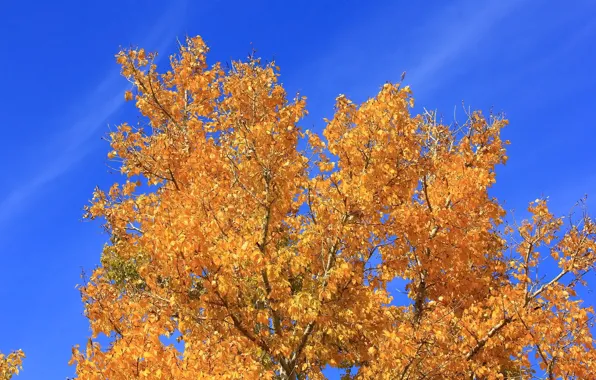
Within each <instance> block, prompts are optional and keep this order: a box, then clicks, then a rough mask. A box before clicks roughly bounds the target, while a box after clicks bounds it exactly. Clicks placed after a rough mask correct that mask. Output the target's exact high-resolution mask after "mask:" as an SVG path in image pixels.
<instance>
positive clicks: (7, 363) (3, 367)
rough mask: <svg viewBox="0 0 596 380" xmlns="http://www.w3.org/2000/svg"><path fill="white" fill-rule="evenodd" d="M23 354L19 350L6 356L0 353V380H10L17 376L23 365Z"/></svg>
mask: <svg viewBox="0 0 596 380" xmlns="http://www.w3.org/2000/svg"><path fill="white" fill-rule="evenodd" d="M24 357H25V354H24V353H23V351H21V350H17V351H14V352H11V353H10V354H8V355H4V354H3V353H0V380H10V379H11V378H12V377H13V376H14V375H18V374H19V371H20V370H21V368H22V365H23V358H24Z"/></svg>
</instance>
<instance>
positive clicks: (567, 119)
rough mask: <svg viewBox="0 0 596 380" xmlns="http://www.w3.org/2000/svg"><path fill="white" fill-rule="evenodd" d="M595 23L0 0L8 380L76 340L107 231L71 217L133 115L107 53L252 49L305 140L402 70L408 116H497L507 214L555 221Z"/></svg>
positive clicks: (563, 206)
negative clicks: (16, 366)
mask: <svg viewBox="0 0 596 380" xmlns="http://www.w3.org/2000/svg"><path fill="white" fill-rule="evenodd" d="M373 4H374V5H373ZM594 15H596V3H595V2H594V1H592V0H569V1H554V0H552V1H548V0H543V1H534V0H526V1H507V0H494V1H472V0H470V1H453V2H446V1H425V2H416V1H407V2H406V1H397V0H393V1H382V0H378V1H364V0H360V1H354V0H344V1H300V2H286V1H280V0H277V1H270V2H264V1H250V2H247V1H238V2H234V1H231V0H227V1H196V0H192V1H191V0H188V1H186V2H184V1H171V2H170V1H140V0H119V1H115V0H106V1H93V2H90V1H74V0H71V1H27V0H21V1H16V0H12V1H11V0H7V1H4V2H3V4H2V9H1V11H0V35H1V36H2V37H1V38H0V52H1V54H2V59H1V60H0V73H1V74H2V80H1V86H2V90H3V91H2V92H3V95H2V100H1V102H0V110H1V111H2V112H1V115H2V118H1V121H0V122H1V124H2V129H1V130H2V139H1V140H0V144H1V149H0V162H2V163H3V164H2V168H3V170H4V173H3V175H1V176H0V308H1V310H0V351H3V352H6V351H9V350H11V349H15V348H22V349H24V350H25V351H26V353H27V359H26V361H25V370H24V371H23V373H22V375H21V377H19V379H64V378H65V377H66V376H70V375H72V374H73V370H72V368H70V367H69V366H68V365H67V362H68V360H69V358H70V354H71V347H72V345H74V344H76V343H84V342H85V341H86V338H87V336H88V335H89V331H88V324H87V321H86V320H85V319H84V318H83V316H82V304H81V302H80V299H79V294H78V292H77V290H76V289H75V285H76V284H78V283H80V282H81V280H80V273H81V268H86V269H88V270H89V269H91V268H93V266H94V265H96V264H97V263H98V262H99V254H100V251H101V247H102V245H103V243H104V241H105V240H106V238H107V236H106V235H103V234H102V233H101V230H100V227H99V224H97V223H83V222H81V215H82V207H83V205H85V204H86V202H87V201H88V199H89V198H90V196H91V193H92V190H93V188H94V187H95V186H96V185H99V186H101V187H104V188H105V187H107V186H109V184H110V183H111V182H113V181H114V180H116V178H115V177H114V176H112V175H110V174H108V168H107V166H106V153H107V152H108V146H107V144H106V143H105V142H103V141H102V140H101V139H100V137H101V136H103V135H104V134H105V133H106V131H107V126H108V125H114V124H118V123H120V122H122V121H126V120H128V121H134V118H135V117H136V114H135V112H134V109H133V106H132V105H131V104H130V103H128V104H127V105H126V106H124V105H123V91H124V90H125V89H126V88H127V85H128V83H127V82H126V81H125V80H124V79H122V78H120V77H119V75H118V68H117V66H116V64H115V62H114V58H113V56H114V54H115V53H116V52H117V51H118V48H119V46H129V45H131V44H132V45H141V46H144V47H146V48H147V49H148V50H155V49H158V50H159V51H160V52H161V53H162V55H163V56H165V55H166V54H170V53H172V52H174V48H175V43H176V37H179V38H181V39H183V38H184V36H185V35H187V34H188V35H196V34H200V35H202V36H203V38H204V39H205V40H206V41H207V43H208V44H209V45H210V46H211V48H212V54H211V56H210V57H211V62H214V61H216V60H218V61H219V60H223V61H227V60H231V59H238V58H244V57H245V56H246V55H247V54H248V53H249V52H250V50H251V49H252V48H253V47H254V48H256V49H257V51H258V54H259V55H260V56H261V57H263V58H265V59H271V58H275V60H276V61H277V62H278V64H279V66H281V70H282V81H283V82H284V83H285V84H286V86H287V88H288V89H289V91H290V93H293V92H295V91H298V90H299V91H300V92H301V93H303V94H304V95H306V96H307V97H308V102H309V110H310V112H311V114H310V116H309V117H308V119H306V120H305V121H304V122H303V123H302V125H303V126H304V127H306V128H311V129H315V130H320V129H321V128H322V126H323V123H322V120H321V119H322V118H323V117H325V116H330V115H331V114H332V106H333V103H334V99H335V97H336V96H337V95H338V94H340V93H346V94H347V95H348V96H350V97H352V98H353V99H355V100H357V101H362V100H365V99H366V98H367V97H370V96H373V95H374V94H375V93H376V91H377V90H378V89H379V87H380V86H381V85H382V84H383V83H384V82H385V81H398V80H399V78H400V75H401V73H402V72H403V71H407V77H406V82H407V83H408V84H410V85H411V86H412V89H413V91H414V95H415V97H416V99H417V108H418V109H420V107H423V106H424V107H427V108H431V109H437V110H439V111H440V112H443V113H444V114H445V116H446V118H447V119H450V118H451V117H452V115H453V112H454V106H457V107H458V111H457V113H458V114H459V116H460V117H463V113H462V112H461V111H462V109H461V102H462V100H465V101H466V104H468V105H470V106H472V107H476V108H481V109H484V110H488V109H490V108H491V107H493V109H494V110H495V111H504V112H505V113H506V115H507V116H508V118H509V119H510V121H511V125H510V127H508V128H507V130H506V132H505V135H506V137H507V138H508V139H510V140H511V141H512V145H511V146H510V148H509V156H510V161H509V163H508V164H507V166H505V167H502V168H500V169H499V174H498V179H497V180H498V185H497V186H496V187H495V189H494V194H495V195H496V196H498V197H499V198H500V199H501V200H504V201H505V202H506V207H507V208H508V209H516V210H519V212H518V213H516V215H517V216H520V215H523V214H524V212H523V210H524V209H525V207H526V205H527V202H528V201H531V200H533V199H535V198H537V197H538V196H541V195H545V196H550V199H551V206H552V208H553V209H554V210H555V211H557V212H559V213H566V212H567V211H568V210H569V208H570V206H571V205H572V204H573V203H575V202H576V201H577V200H578V199H579V198H580V197H582V195H583V194H585V193H589V194H592V195H593V196H596V171H595V170H594V169H595V168H596V155H595V154H594V152H595V151H596V150H595V149H594V148H593V146H594V142H595V140H596V129H595V123H596V122H595V121H594V116H593V112H594V111H595V106H596V95H595V91H594V90H595V89H596V71H595V68H596V17H594ZM592 203H594V202H592ZM591 280H594V278H593V277H592V278H591ZM591 296H593V294H589V295H588V297H591Z"/></svg>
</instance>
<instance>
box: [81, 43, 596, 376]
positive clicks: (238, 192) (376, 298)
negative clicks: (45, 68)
mask: <svg viewBox="0 0 596 380" xmlns="http://www.w3.org/2000/svg"><path fill="white" fill-rule="evenodd" d="M207 50H208V49H207V47H206V46H205V44H204V43H203V41H202V40H201V38H199V37H196V38H192V39H188V40H187V41H186V45H184V46H181V47H180V51H179V54H178V55H176V56H172V57H171V60H170V61H171V69H170V70H169V71H167V72H165V73H163V74H160V73H158V71H157V67H156V64H155V57H156V55H155V54H153V53H152V54H149V53H146V52H145V51H144V50H143V49H130V50H126V51H122V52H120V53H119V54H118V55H117V61H118V62H119V64H120V65H121V66H122V74H123V75H124V76H125V77H126V78H127V79H128V80H129V81H130V83H131V84H132V91H127V92H126V94H125V98H126V99H127V100H135V102H136V106H137V108H138V109H139V111H140V113H141V115H142V117H141V118H140V121H139V123H138V125H136V126H134V127H133V126H131V125H129V124H126V123H125V124H122V125H120V126H119V127H118V128H117V130H115V131H114V132H112V133H110V143H111V147H112V149H113V150H112V151H111V152H110V153H109V157H110V158H111V159H112V160H114V161H115V162H117V164H118V165H119V167H120V170H121V172H122V174H123V175H124V177H125V180H123V183H121V184H118V183H117V184H115V185H113V186H112V187H111V188H110V189H109V191H107V192H104V191H102V190H100V189H97V190H96V191H95V193H94V196H93V200H92V202H91V205H90V206H88V207H87V216H88V217H89V218H91V219H95V218H100V219H102V220H104V222H105V229H106V231H107V232H108V234H109V236H110V243H109V244H107V245H106V246H105V248H104V251H103V254H102V261H101V262H102V265H101V266H100V267H98V268H97V269H96V270H95V271H94V272H93V273H92V274H91V276H90V278H89V280H88V283H87V285H86V286H84V287H82V288H81V292H82V298H83V301H84V304H85V311H86V315H87V317H88V318H89V321H90V324H91V328H92V337H91V339H89V342H88V344H87V348H86V350H84V351H83V350H80V349H79V348H78V347H77V348H75V349H74V351H73V357H72V362H73V363H75V364H76V372H77V374H78V376H79V377H81V378H85V379H104V378H109V379H128V378H137V377H143V378H164V379H170V378H173V379H197V378H199V379H201V378H222V379H225V378H229V379H252V378H254V379H256V378H271V379H274V378H276V379H307V378H308V379H322V378H324V376H323V374H322V369H323V368H324V367H325V366H327V365H329V366H333V367H340V368H345V370H346V375H345V376H346V378H351V377H354V378H362V379H421V378H464V377H467V378H476V379H480V378H487V379H494V378H505V377H507V378H513V377H518V378H519V377H523V378H527V377H530V376H533V375H536V376H538V375H544V376H546V377H547V378H555V377H565V378H582V379H583V378H588V377H589V376H592V375H590V374H594V373H596V358H595V354H594V350H593V343H594V339H593V336H592V334H591V332H590V328H591V326H592V321H593V310H592V309H591V308H590V307H589V305H584V304H582V302H581V300H579V299H578V297H577V296H576V288H577V287H578V286H579V285H581V283H582V278H583V276H584V275H585V274H586V273H587V272H588V271H591V270H593V269H594V263H595V261H596V253H595V252H594V249H595V236H596V235H595V233H596V226H595V224H594V223H593V221H592V220H591V219H590V218H589V216H588V214H587V213H585V212H584V213H583V214H582V215H580V216H579V217H576V218H571V219H570V220H568V221H567V224H564V222H563V219H562V218H558V217H555V216H554V215H553V214H552V213H551V212H549V210H548V208H547V202H546V200H543V199H539V200H536V201H535V202H532V203H531V204H530V206H529V211H530V213H531V218H530V220H527V221H524V222H522V223H521V224H519V225H512V226H509V225H507V224H506V223H505V222H504V218H505V212H504V210H503V208H502V207H501V205H500V204H499V202H498V201H497V200H496V199H495V198H493V197H491V196H490V195H489V193H488V189H489V187H490V186H491V185H492V184H494V183H495V167H496V165H498V164H503V163H505V161H506V159H507V157H506V155H505V148H504V147H505V145H506V144H507V142H506V141H502V140H501V138H500V132H501V129H502V128H503V127H504V126H505V125H506V124H507V121H506V120H504V119H502V118H501V117H498V116H494V115H491V116H490V117H488V118H486V117H484V116H483V115H482V114H481V113H480V112H473V113H470V114H469V115H468V116H469V117H468V120H467V121H466V122H465V123H464V124H461V125H451V126H448V125H444V124H443V123H441V122H440V121H437V119H436V117H435V116H434V115H433V114H431V113H428V112H427V113H425V114H423V115H418V116H413V115H411V113H410V110H411V107H412V106H413V98H412V96H411V92H410V89H409V87H407V86H405V87H404V86H402V85H401V83H400V84H385V85H384V86H383V87H382V88H381V90H380V92H379V93H378V95H377V96H376V97H374V98H372V99H370V100H368V101H366V102H364V103H363V104H361V105H356V104H354V103H353V102H351V101H350V100H349V99H348V98H346V97H345V96H340V97H339V98H337V103H336V106H335V115H334V117H333V118H332V119H331V120H326V127H325V129H324V132H323V138H322V137H319V136H318V135H317V134H315V133H313V132H310V131H302V130H301V128H300V127H299V126H298V123H299V121H300V119H301V118H302V117H303V116H304V115H305V114H306V110H305V98H304V97H301V96H296V97H295V98H294V99H293V100H292V101H289V100H288V99H287V97H286V92H285V90H284V89H283V87H282V85H281V84H280V83H279V82H278V75H279V74H278V68H277V67H275V65H274V64H273V63H262V62H261V61H260V60H258V59H256V58H253V57H251V58H250V59H249V60H248V61H247V62H234V63H232V64H231V66H230V67H229V68H224V67H223V66H222V65H220V64H214V65H212V66H208V65H207V63H206V54H207ZM302 138H305V140H307V141H308V143H307V148H305V149H304V151H302V150H300V149H299V148H298V144H299V141H301V139H302ZM547 260H550V261H551V262H553V263H555V264H556V266H557V268H558V269H557V272H556V273H555V274H554V275H553V276H552V277H547V278H545V277H544V276H543V273H548V272H549V271H547V270H545V269H544V264H543V263H544V261H547ZM547 265H548V264H547ZM553 266H554V265H553ZM547 267H548V266H547ZM541 268H542V270H540V269H541ZM394 279H402V280H405V281H406V282H407V284H408V285H407V296H408V297H409V299H410V301H411V302H405V303H404V302H402V303H401V304H400V303H392V295H391V294H390V292H389V290H388V284H389V283H390V282H391V281H392V280H394ZM100 334H105V335H106V336H108V337H110V339H111V340H110V343H109V346H107V347H102V346H101V345H100V344H99V343H98V342H97V340H96V338H97V337H98V335H100ZM176 342H177V343H176ZM534 357H535V358H536V359H535V362H536V363H537V364H532V361H533V360H534V359H533V358H534Z"/></svg>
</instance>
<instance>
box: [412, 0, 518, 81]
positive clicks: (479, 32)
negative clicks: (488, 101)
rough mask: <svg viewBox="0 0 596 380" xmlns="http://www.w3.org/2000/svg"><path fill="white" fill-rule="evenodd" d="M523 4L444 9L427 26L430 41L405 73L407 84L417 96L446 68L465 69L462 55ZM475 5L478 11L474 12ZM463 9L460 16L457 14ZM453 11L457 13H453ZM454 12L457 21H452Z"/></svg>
mask: <svg viewBox="0 0 596 380" xmlns="http://www.w3.org/2000/svg"><path fill="white" fill-rule="evenodd" d="M522 3H523V0H516V1H513V0H493V1H488V2H484V3H474V4H469V6H467V5H465V4H461V3H458V4H457V6H455V5H454V6H453V8H450V9H447V10H446V11H445V12H441V14H438V15H436V16H435V17H434V18H433V20H432V21H431V22H430V23H429V28H430V29H431V31H432V32H431V33H432V34H431V35H430V36H429V37H430V38H429V40H432V42H431V41H419V42H421V43H424V44H425V45H423V46H424V49H423V51H424V53H423V54H421V56H420V59H419V60H418V62H417V63H416V64H414V65H412V68H411V69H410V70H409V71H408V76H407V79H408V83H411V84H412V85H413V87H414V89H415V90H416V91H417V92H419V91H420V90H421V88H422V87H423V88H424V91H429V90H430V89H431V88H432V87H434V86H435V85H438V84H440V82H441V78H440V77H439V74H440V73H441V72H442V71H443V70H444V69H445V68H446V67H447V66H449V65H452V64H458V65H460V66H461V67H465V66H466V64H465V62H462V60H461V58H462V55H464V54H466V53H468V52H469V50H470V49H473V48H475V47H477V46H478V44H479V43H481V42H482V40H483V39H484V38H486V37H487V35H489V33H490V32H491V30H492V29H493V28H494V27H495V26H496V25H497V24H498V23H499V22H500V21H502V20H503V19H504V18H505V17H506V16H507V15H509V14H510V13H511V12H512V11H513V10H514V9H515V8H516V7H518V6H520V5H521V4H522ZM479 4H483V5H482V7H480V8H477V7H478V5H479ZM461 8H464V10H463V11H462V12H459V10H460V9H461ZM456 10H457V11H456ZM456 12H458V13H459V15H458V16H459V17H455V14H456Z"/></svg>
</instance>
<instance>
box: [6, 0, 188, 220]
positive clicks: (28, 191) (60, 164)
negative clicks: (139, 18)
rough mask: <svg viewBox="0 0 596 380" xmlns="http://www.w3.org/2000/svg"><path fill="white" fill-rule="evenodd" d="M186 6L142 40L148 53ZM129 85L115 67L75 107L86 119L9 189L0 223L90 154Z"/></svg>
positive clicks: (163, 43) (167, 37) (159, 46)
mask: <svg viewBox="0 0 596 380" xmlns="http://www.w3.org/2000/svg"><path fill="white" fill-rule="evenodd" d="M186 3H187V1H186V0H183V1H179V2H176V4H175V5H173V6H172V7H171V8H170V9H169V10H168V12H166V13H165V14H164V15H163V16H162V17H161V18H160V20H159V21H158V22H157V24H156V26H155V27H154V28H153V30H152V32H151V34H150V35H149V36H148V37H146V38H144V39H142V41H141V44H140V45H142V46H144V47H147V48H148V50H156V51H164V50H165V49H166V48H167V46H168V45H169V44H170V43H171V42H172V41H173V39H174V38H175V36H176V33H177V32H178V29H179V28H180V26H181V24H182V23H181V21H182V20H183V16H184V10H185V8H186ZM173 25H175V26H174V27H173ZM128 86H129V85H128V84H127V83H126V81H125V80H123V79H122V78H121V76H120V73H119V69H117V68H114V69H113V70H111V71H110V72H109V73H108V74H107V75H106V76H105V77H104V79H103V80H102V81H101V82H100V83H98V85H97V86H96V87H95V90H94V91H93V92H91V93H90V94H89V96H87V97H86V98H85V99H83V100H82V101H79V102H78V103H76V106H75V107H73V108H74V109H78V110H82V111H83V113H84V115H85V116H83V117H80V118H78V119H76V118H75V119H73V120H72V121H71V122H69V124H71V125H72V127H71V128H69V129H68V130H67V131H65V133H63V134H60V135H56V136H54V137H53V138H52V140H53V141H54V142H55V144H56V146H59V147H60V149H59V150H58V152H59V153H58V154H55V153H54V154H53V155H52V156H51V157H49V156H48V157H40V158H39V162H45V165H43V166H41V167H40V168H39V170H38V171H35V172H33V173H31V175H30V176H29V177H28V178H27V179H26V180H25V181H22V182H21V183H19V184H17V185H16V186H15V187H13V188H12V189H11V190H9V192H8V195H7V196H6V197H4V198H3V199H1V200H0V224H2V223H4V222H6V221H7V220H8V219H10V217H12V216H14V215H15V214H16V213H18V212H19V211H21V210H22V209H23V208H24V207H25V206H26V205H27V204H28V202H25V201H26V200H28V199H30V198H31V197H33V196H35V195H36V194H38V193H39V192H40V191H41V190H42V189H43V187H44V185H47V184H48V183H50V182H52V181H54V180H56V179H57V178H59V177H60V176H62V175H64V174H65V173H66V172H68V171H69V170H70V169H72V168H73V166H74V165H75V164H76V163H77V162H79V161H80V160H81V159H82V158H83V157H84V156H86V155H87V154H88V153H89V151H90V149H89V147H88V145H89V144H87V143H88V142H89V141H90V138H91V137H93V136H95V134H96V133H97V132H98V129H99V128H101V127H103V126H104V124H105V123H106V121H107V120H108V119H109V118H110V116H112V115H113V114H114V113H115V112H116V111H118V109H120V107H121V106H122V104H123V101H124V97H123V93H124V91H125V90H126V89H127V87H128Z"/></svg>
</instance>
